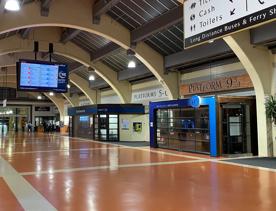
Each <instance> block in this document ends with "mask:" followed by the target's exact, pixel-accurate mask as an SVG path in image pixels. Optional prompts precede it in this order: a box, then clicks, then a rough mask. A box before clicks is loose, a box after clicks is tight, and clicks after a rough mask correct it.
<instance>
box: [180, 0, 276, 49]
mask: <svg viewBox="0 0 276 211" xmlns="http://www.w3.org/2000/svg"><path fill="white" fill-rule="evenodd" d="M275 18H276V0H187V1H185V2H184V40H185V41H184V42H185V48H189V47H192V46H194V45H198V44H200V43H203V42H207V41H210V40H214V39H216V38H219V37H223V36H226V35H229V34H231V33H234V32H237V31H240V30H242V29H246V28H249V27H253V26H255V25H258V24H261V23H264V22H267V21H271V20H273V19H275Z"/></svg>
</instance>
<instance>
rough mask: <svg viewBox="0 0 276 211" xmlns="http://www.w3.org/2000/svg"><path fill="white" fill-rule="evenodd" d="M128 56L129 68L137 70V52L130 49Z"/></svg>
mask: <svg viewBox="0 0 276 211" xmlns="http://www.w3.org/2000/svg"><path fill="white" fill-rule="evenodd" d="M127 55H128V57H129V62H128V65H127V67H128V68H131V69H132V68H135V67H136V61H135V52H134V51H133V50H131V49H128V50H127Z"/></svg>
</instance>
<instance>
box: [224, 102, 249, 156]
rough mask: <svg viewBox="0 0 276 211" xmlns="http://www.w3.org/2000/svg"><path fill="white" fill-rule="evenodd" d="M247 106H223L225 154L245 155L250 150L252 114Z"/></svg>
mask: <svg viewBox="0 0 276 211" xmlns="http://www.w3.org/2000/svg"><path fill="white" fill-rule="evenodd" d="M249 113H250V112H249V106H247V105H246V104H225V105H222V135H223V139H222V145H223V146H222V147H223V154H243V153H249V152H250V151H251V150H250V148H251V147H250V142H251V137H250V117H249V116H250V114H249Z"/></svg>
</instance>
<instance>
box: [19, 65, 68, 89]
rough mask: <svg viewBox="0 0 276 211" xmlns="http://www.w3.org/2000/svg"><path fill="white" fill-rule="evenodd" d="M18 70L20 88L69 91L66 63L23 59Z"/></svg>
mask: <svg viewBox="0 0 276 211" xmlns="http://www.w3.org/2000/svg"><path fill="white" fill-rule="evenodd" d="M17 71H18V72H17V74H18V81H19V86H18V89H19V90H22V91H53V92H67V84H68V70H67V65H66V64H59V63H48V62H41V61H32V60H21V61H20V62H19V63H18V64H17Z"/></svg>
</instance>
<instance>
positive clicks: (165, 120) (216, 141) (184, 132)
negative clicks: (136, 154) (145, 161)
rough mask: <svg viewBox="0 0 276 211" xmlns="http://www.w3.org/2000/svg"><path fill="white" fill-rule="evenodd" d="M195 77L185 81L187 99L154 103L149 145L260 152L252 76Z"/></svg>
mask: <svg viewBox="0 0 276 211" xmlns="http://www.w3.org/2000/svg"><path fill="white" fill-rule="evenodd" d="M193 81H194V82H190V83H189V82H188V83H185V84H182V86H181V89H180V93H181V96H182V97H183V98H184V99H181V100H175V101H164V102H152V103H150V142H151V146H152V147H160V148H166V149H174V150H179V151H188V152H196V153H203V154H210V155H211V156H226V157H234V156H251V155H258V140H257V137H258V135H257V119H256V100H255V96H254V90H253V85H252V82H251V80H250V78H249V76H248V75H247V74H241V75H235V76H229V77H223V78H216V79H213V80H208V81H199V82H197V81H196V80H193ZM252 90H253V91H252ZM195 102H197V103H196V104H195Z"/></svg>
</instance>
